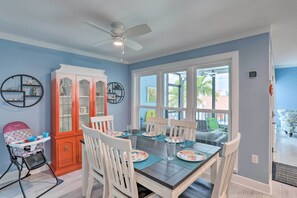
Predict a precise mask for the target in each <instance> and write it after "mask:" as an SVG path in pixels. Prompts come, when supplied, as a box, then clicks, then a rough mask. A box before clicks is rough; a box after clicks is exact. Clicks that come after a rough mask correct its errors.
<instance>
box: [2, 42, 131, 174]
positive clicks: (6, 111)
mask: <svg viewBox="0 0 297 198" xmlns="http://www.w3.org/2000/svg"><path fill="white" fill-rule="evenodd" d="M61 63H63V64H70V65H77V66H85V67H91V68H98V69H103V70H105V74H106V75H107V77H108V82H112V81H116V82H120V83H121V84H122V85H123V86H124V88H125V89H129V87H128V86H127V85H128V66H127V65H124V64H119V63H114V62H110V61H104V60H99V59H95V58H90V57H85V56H80V55H75V54H71V53H65V52H60V51H56V50H50V49H45V48H41V47H35V46H30V45H25V44H21V43H16V42H11V41H7V40H1V39H0V71H1V72H0V83H2V82H3V81H4V80H5V79H6V78H7V77H9V76H12V75H15V74H28V75H32V76H34V77H36V78H37V79H38V80H40V81H41V83H42V84H43V86H44V89H45V94H44V97H43V98H42V100H41V102H40V103H38V104H36V105H35V106H33V107H30V108H16V107H12V106H10V105H8V104H6V103H5V102H4V100H3V99H2V98H0V133H2V129H3V126H4V125H5V124H7V123H8V122H11V121H16V120H21V121H24V122H26V123H27V124H28V125H29V126H30V127H31V129H32V131H33V133H34V134H41V133H42V132H43V131H50V130H51V125H50V123H51V120H50V113H51V108H50V94H51V91H50V85H51V83H50V79H51V76H50V73H51V71H53V70H55V69H57V68H58V67H59V64H61ZM128 96H129V95H126V97H125V99H124V101H123V102H122V103H120V104H115V105H111V104H109V105H108V113H109V114H113V115H114V116H115V117H114V120H115V122H114V123H115V128H116V129H118V130H124V129H126V125H127V123H128V122H130V118H129V117H128V116H123V115H126V114H127V112H128V110H129V109H128V105H129V103H128V101H129V98H128ZM0 136H1V137H0V153H1V155H0V174H1V173H2V172H3V171H4V170H5V169H6V168H7V166H8V165H9V157H8V154H7V150H6V147H5V143H4V140H3V138H2V134H1V135H0ZM46 156H47V158H48V159H49V160H50V143H48V144H47V145H46Z"/></svg>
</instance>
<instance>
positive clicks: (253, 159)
mask: <svg viewBox="0 0 297 198" xmlns="http://www.w3.org/2000/svg"><path fill="white" fill-rule="evenodd" d="M252 163H254V164H258V163H259V160H258V155H255V154H252Z"/></svg>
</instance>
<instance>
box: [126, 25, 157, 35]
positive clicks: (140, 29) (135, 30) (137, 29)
mask: <svg viewBox="0 0 297 198" xmlns="http://www.w3.org/2000/svg"><path fill="white" fill-rule="evenodd" d="M151 31H152V30H151V28H150V27H149V26H148V25H147V24H142V25H137V26H134V27H131V28H129V29H127V30H126V35H127V36H140V35H143V34H147V33H150V32H151Z"/></svg>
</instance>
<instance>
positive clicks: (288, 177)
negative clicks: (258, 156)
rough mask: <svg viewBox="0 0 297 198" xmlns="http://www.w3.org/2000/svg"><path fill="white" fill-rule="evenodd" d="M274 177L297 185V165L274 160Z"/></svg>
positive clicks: (282, 181)
mask: <svg viewBox="0 0 297 198" xmlns="http://www.w3.org/2000/svg"><path fill="white" fill-rule="evenodd" d="M272 179H273V180H275V181H278V182H281V183H284V184H288V185H291V186H295V187H297V167H295V166H290V165H287V164H282V163H278V162H272Z"/></svg>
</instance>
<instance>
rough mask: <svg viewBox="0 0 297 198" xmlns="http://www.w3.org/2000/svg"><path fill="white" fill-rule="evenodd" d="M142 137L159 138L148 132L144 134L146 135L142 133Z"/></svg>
mask: <svg viewBox="0 0 297 198" xmlns="http://www.w3.org/2000/svg"><path fill="white" fill-rule="evenodd" d="M142 135H143V136H145V137H156V136H159V134H156V133H148V132H144V133H142Z"/></svg>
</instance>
